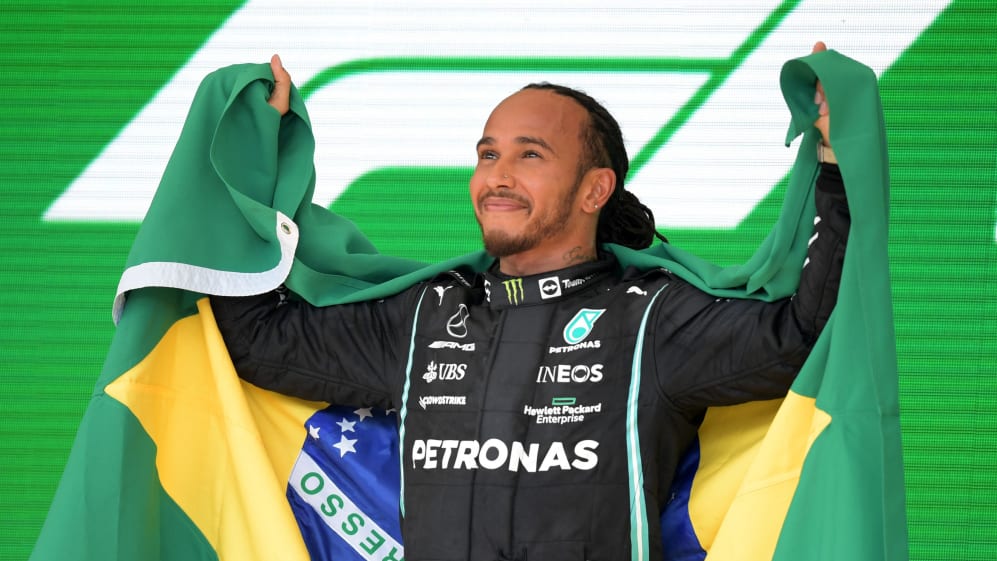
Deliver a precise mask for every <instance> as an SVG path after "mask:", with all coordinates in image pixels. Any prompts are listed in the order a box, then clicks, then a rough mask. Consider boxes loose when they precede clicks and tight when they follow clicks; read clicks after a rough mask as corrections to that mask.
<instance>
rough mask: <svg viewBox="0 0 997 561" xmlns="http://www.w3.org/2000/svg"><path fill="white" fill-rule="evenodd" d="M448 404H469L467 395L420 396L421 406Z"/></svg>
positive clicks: (424, 407)
mask: <svg viewBox="0 0 997 561" xmlns="http://www.w3.org/2000/svg"><path fill="white" fill-rule="evenodd" d="M438 405H446V406H463V405H467V396H464V395H424V396H421V397H419V407H422V408H423V409H426V407H431V406H438Z"/></svg>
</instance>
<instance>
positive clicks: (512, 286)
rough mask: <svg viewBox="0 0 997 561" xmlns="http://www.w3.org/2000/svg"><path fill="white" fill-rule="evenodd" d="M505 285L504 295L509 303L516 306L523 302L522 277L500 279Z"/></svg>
mask: <svg viewBox="0 0 997 561" xmlns="http://www.w3.org/2000/svg"><path fill="white" fill-rule="evenodd" d="M502 286H504V287H505V296H506V298H508V299H509V303H511V304H513V305H515V306H518V305H520V304H522V303H523V279H509V280H506V281H502Z"/></svg>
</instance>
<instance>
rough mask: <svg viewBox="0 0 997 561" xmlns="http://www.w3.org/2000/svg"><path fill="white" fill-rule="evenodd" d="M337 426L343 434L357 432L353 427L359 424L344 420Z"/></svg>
mask: <svg viewBox="0 0 997 561" xmlns="http://www.w3.org/2000/svg"><path fill="white" fill-rule="evenodd" d="M336 424H337V425H339V430H340V431H342V432H356V429H354V428H353V425H355V424H357V422H356V421H347V420H346V419H343V420H342V421H338V422H337V423H336Z"/></svg>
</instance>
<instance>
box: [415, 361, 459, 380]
mask: <svg viewBox="0 0 997 561" xmlns="http://www.w3.org/2000/svg"><path fill="white" fill-rule="evenodd" d="M465 374H467V365H466V364H463V363H453V362H436V361H432V362H430V363H429V364H428V365H426V372H425V373H423V375H422V379H423V380H425V381H426V383H427V384H432V383H433V382H435V381H436V380H440V381H443V380H463V379H464V375H465Z"/></svg>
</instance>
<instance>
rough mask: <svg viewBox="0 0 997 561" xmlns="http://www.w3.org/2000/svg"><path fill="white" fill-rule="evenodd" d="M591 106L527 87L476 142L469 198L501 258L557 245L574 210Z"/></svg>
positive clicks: (497, 114) (487, 244)
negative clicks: (587, 111) (582, 136)
mask: <svg viewBox="0 0 997 561" xmlns="http://www.w3.org/2000/svg"><path fill="white" fill-rule="evenodd" d="M587 122H588V115H587V113H586V112H585V109H584V108H582V106H581V105H579V104H578V103H577V102H575V101H574V100H572V99H571V98H568V97H565V96H561V95H558V94H556V93H554V92H551V91H548V90H522V91H520V92H517V93H515V94H513V95H512V96H510V97H508V98H506V99H505V100H504V101H503V102H502V103H500V104H499V106H498V107H496V108H495V110H494V111H492V114H491V116H490V117H489V118H488V122H486V123H485V130H484V134H483V135H482V138H481V140H480V141H478V147H477V148H478V164H477V167H476V168H475V170H474V175H473V176H472V177H471V185H470V188H471V201H472V202H473V203H474V213H475V216H476V217H477V219H478V224H479V225H480V226H481V234H482V238H483V240H484V244H485V249H486V250H487V251H488V253H489V254H491V255H493V256H495V257H507V256H509V255H515V254H517V253H522V252H524V251H528V250H532V249H537V248H543V247H545V246H549V247H556V245H557V242H558V241H559V240H560V239H561V237H562V236H563V235H565V230H566V228H567V227H568V226H569V225H570V223H571V219H572V217H573V216H574V214H575V213H576V212H577V211H576V208H575V207H576V204H575V202H576V195H577V193H578V187H579V185H580V180H581V174H580V169H581V167H580V163H581V158H582V157H583V148H582V141H581V132H582V127H583V126H585V125H586V124H587Z"/></svg>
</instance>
